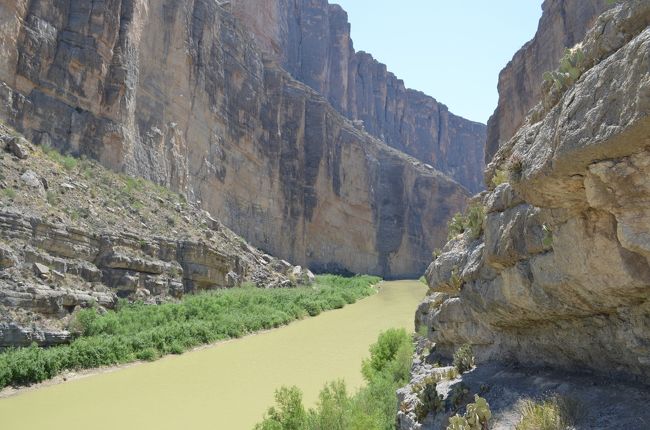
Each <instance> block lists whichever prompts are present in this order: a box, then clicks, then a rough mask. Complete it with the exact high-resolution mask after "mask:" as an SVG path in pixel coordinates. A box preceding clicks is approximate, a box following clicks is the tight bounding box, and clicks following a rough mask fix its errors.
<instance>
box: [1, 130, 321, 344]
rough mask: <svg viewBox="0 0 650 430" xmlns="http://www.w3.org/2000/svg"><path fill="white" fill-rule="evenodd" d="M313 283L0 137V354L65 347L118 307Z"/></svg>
mask: <svg viewBox="0 0 650 430" xmlns="http://www.w3.org/2000/svg"><path fill="white" fill-rule="evenodd" d="M3 148H4V149H5V150H6V151H8V153H5V151H3ZM17 148H20V149H17ZM16 154H20V155H21V156H20V157H19V156H17V155H16ZM61 163H62V164H61ZM312 280H313V275H312V274H311V273H310V272H309V271H308V270H305V269H302V268H300V267H296V266H293V265H292V264H290V263H288V262H286V261H283V260H279V259H277V258H274V257H271V256H269V255H266V254H264V253H263V252H261V251H259V250H257V249H255V248H254V247H252V246H250V245H248V244H247V243H246V242H245V241H244V240H243V239H242V238H240V237H239V236H237V235H235V234H234V233H233V232H232V231H230V230H229V229H228V228H226V227H224V226H223V225H222V224H221V223H220V222H219V221H217V220H215V219H213V218H212V217H211V216H210V215H209V214H207V213H206V212H205V211H202V210H200V209H199V208H197V207H196V206H195V205H192V204H188V203H186V202H185V201H184V200H183V199H182V198H180V196H178V195H176V194H174V193H171V192H169V191H168V190H165V189H163V188H162V187H158V186H154V185H153V184H151V183H145V182H144V181H138V180H135V179H132V178H128V177H124V176H120V175H117V174H114V173H112V172H109V171H107V170H105V169H103V168H102V167H101V166H99V165H97V164H96V163H92V162H90V161H84V160H75V159H72V158H69V159H64V158H61V156H60V155H57V154H56V153H55V152H49V154H45V153H43V152H42V151H40V150H36V149H35V148H34V147H33V146H31V145H30V144H29V143H27V142H26V141H25V140H24V139H22V138H20V137H17V136H15V135H14V136H12V135H11V134H8V133H7V130H6V129H5V128H4V127H2V126H0V348H3V347H8V346H27V345H30V344H31V343H32V342H36V343H38V344H41V345H52V344H57V343H64V342H67V341H69V340H70V336H71V334H70V332H68V331H66V328H67V324H68V323H69V322H70V321H71V319H72V316H73V314H74V313H75V312H76V311H77V310H78V309H80V308H85V307H90V306H97V307H98V309H100V310H105V309H113V308H114V307H115V306H116V304H117V302H118V299H119V298H125V299H129V300H142V301H144V302H145V303H149V304H157V303H162V302H166V301H173V300H175V299H178V298H181V297H182V296H183V295H185V294H188V293H196V292H200V291H205V290H212V289H218V288H233V287H238V286H240V285H242V284H243V283H254V284H256V285H257V286H258V287H260V288H276V287H293V286H296V285H297V284H309V283H311V282H312Z"/></svg>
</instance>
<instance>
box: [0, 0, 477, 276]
mask: <svg viewBox="0 0 650 430" xmlns="http://www.w3.org/2000/svg"><path fill="white" fill-rule="evenodd" d="M227 9H228V7H227V6H220V5H219V4H218V3H216V2H214V1H212V0H183V1H177V0H155V1H154V0H92V1H87V2H78V1H73V0H64V1H58V2H53V1H48V0H32V1H27V0H3V1H2V2H0V16H1V18H2V19H1V20H0V36H1V37H0V52H1V53H2V55H1V56H0V117H1V118H2V119H3V120H5V121H6V122H7V123H9V124H10V125H11V126H13V127H15V128H16V129H17V130H19V131H21V132H23V133H24V134H25V135H26V136H27V137H28V138H29V139H30V140H31V141H33V142H34V143H36V144H41V145H51V146H54V147H56V148H59V149H62V150H64V151H68V152H71V153H73V154H79V155H85V156H88V157H91V158H94V159H97V160H99V161H100V162H101V163H102V164H103V165H105V166H108V167H109V168H112V169H115V170H118V171H124V172H126V173H128V174H131V175H138V176H142V177H144V178H147V179H151V180H153V181H154V182H156V183H158V184H164V185H168V186H170V187H171V188H173V189H175V190H178V191H180V192H181V193H183V194H185V195H186V196H188V198H189V199H190V201H192V202H196V203H198V204H200V205H201V206H202V207H203V208H205V209H207V210H209V211H210V212H211V213H212V214H213V215H214V216H215V217H218V218H219V219H221V220H222V221H223V222H224V224H226V225H227V226H229V227H230V228H232V229H233V230H234V231H235V232H237V233H239V234H241V235H242V236H244V237H245V238H246V239H248V240H249V241H250V242H251V243H252V244H254V245H256V246H258V247H260V248H262V249H264V250H265V251H267V252H269V253H272V254H274V255H276V256H279V257H282V258H285V259H288V260H290V261H292V262H294V263H295V264H301V265H303V266H305V265H309V266H310V267H312V268H314V269H317V270H330V271H332V270H334V271H351V272H369V273H375V274H379V275H383V276H387V277H391V276H401V277H403V276H419V275H420V274H421V273H422V271H423V270H424V268H425V267H426V265H427V261H428V260H429V259H430V253H431V250H432V249H433V248H434V247H435V246H437V245H439V244H440V243H442V242H443V240H444V238H445V237H446V220H447V219H448V218H449V216H450V215H451V214H453V213H454V212H456V211H458V210H460V209H462V208H463V207H464V205H465V201H466V198H467V192H466V190H465V188H463V187H462V186H460V185H459V184H458V183H457V182H455V181H453V180H452V179H450V178H449V177H447V176H445V175H443V174H441V173H440V172H438V171H437V170H435V169H433V168H431V167H429V166H426V165H425V164H423V163H421V162H419V161H417V160H416V159H414V158H412V157H410V156H407V155H405V154H403V153H401V152H399V151H397V150H396V149H394V148H391V147H390V146H387V145H385V144H384V143H383V142H381V141H380V140H378V139H376V138H374V137H372V136H371V135H369V134H368V133H366V132H364V131H363V130H361V129H360V127H359V126H358V125H357V126H356V127H355V126H354V125H353V124H352V123H351V122H349V121H348V120H347V119H346V118H345V117H343V116H342V115H341V114H340V113H339V112H337V111H336V110H335V109H334V108H333V107H331V106H330V104H328V102H327V100H326V99H325V98H323V97H322V96H321V95H319V93H317V92H316V91H314V90H313V89H312V88H310V87H308V86H307V85H305V84H303V83H301V82H299V81H297V80H295V79H294V78H292V77H291V75H289V74H288V73H287V72H285V71H284V70H283V69H282V68H281V67H280V65H279V64H278V62H276V61H274V60H273V59H264V58H263V56H262V54H261V52H260V50H259V49H258V48H257V45H256V43H255V42H254V41H253V40H252V39H251V38H250V37H249V36H248V34H247V31H245V29H243V28H242V27H241V26H240V24H239V21H238V20H237V19H236V18H235V17H233V16H232V15H231V14H230V12H229V11H228V10H227ZM326 34H329V33H324V34H323V35H322V37H325V35H326ZM278 40H284V39H283V37H280V38H279V39H278ZM303 43H307V42H306V41H304V40H303ZM395 82H396V81H395ZM370 88H371V87H368V89H367V90H370ZM400 88H401V87H400ZM400 91H401V90H400ZM323 92H324V93H327V92H326V91H323ZM404 94H412V93H410V92H405V93H404ZM330 98H331V97H330ZM427 100H428V101H427V102H426V103H429V104H430V105H431V106H432V108H433V107H435V109H440V110H441V111H442V110H444V109H443V108H442V107H440V106H439V105H438V104H437V103H435V102H434V101H432V99H427ZM400 103H401V102H400ZM407 109H411V108H407V107H406V106H405V107H404V110H401V111H400V112H401V113H402V114H403V113H404V112H406V111H407ZM434 118H435V119H434V120H433V123H431V124H430V126H431V127H434V125H435V127H437V128H432V129H430V130H429V129H427V130H426V131H425V130H419V132H420V133H422V134H423V135H424V134H426V133H428V132H429V131H434V133H432V135H433V136H438V135H439V134H444V133H443V128H445V127H446V129H448V130H449V129H451V128H450V127H447V125H446V124H447V123H446V122H445V121H439V119H440V118H442V117H441V116H434ZM447 118H452V117H451V116H448V117H447ZM440 124H442V125H440ZM426 127H429V126H428V125H427V126H426ZM468 127H469V125H468ZM472 127H473V126H472ZM368 128H370V129H371V128H372V121H368ZM470 128H471V127H470ZM478 128H479V129H480V127H478ZM437 142H439V140H436V143H437ZM468 142H469V139H468ZM447 149H448V148H440V151H443V153H444V151H447ZM461 155H462V154H459V155H458V159H461V158H463V157H461ZM445 157H446V160H448V161H445V162H453V160H454V159H456V158H454V157H453V156H448V155H445ZM472 170H475V169H474V168H472Z"/></svg>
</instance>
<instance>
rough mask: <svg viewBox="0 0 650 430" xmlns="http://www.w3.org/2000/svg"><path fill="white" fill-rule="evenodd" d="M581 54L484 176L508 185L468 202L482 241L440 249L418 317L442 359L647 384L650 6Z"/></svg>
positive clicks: (603, 25) (614, 25)
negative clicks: (571, 77) (467, 353)
mask: <svg viewBox="0 0 650 430" xmlns="http://www.w3.org/2000/svg"><path fill="white" fill-rule="evenodd" d="M581 49H582V51H583V53H584V55H585V62H584V64H585V69H586V70H585V71H584V72H583V73H582V76H581V77H580V78H579V79H578V80H577V82H575V83H574V84H572V85H570V86H568V87H565V88H562V90H561V92H560V93H558V91H559V90H558V88H555V89H552V88H550V86H546V87H545V88H544V91H540V94H543V99H544V103H540V104H538V105H537V106H536V107H535V108H534V109H533V111H532V114H531V115H530V116H528V118H527V119H526V121H525V122H524V124H523V125H522V127H521V128H520V129H519V130H518V131H517V132H516V134H515V135H514V137H513V138H512V139H510V140H509V141H508V142H507V143H506V144H504V145H502V146H501V148H500V149H499V151H498V152H497V153H496V155H495V157H494V159H493V162H492V163H491V164H490V165H489V166H488V169H487V173H486V176H487V177H489V178H492V177H494V176H495V175H497V174H499V175H501V177H503V174H504V172H505V173H506V177H507V181H501V182H503V183H501V184H500V185H498V186H497V187H496V188H495V189H493V190H491V191H489V192H486V193H483V194H480V195H478V196H476V197H475V198H474V204H476V205H481V206H483V207H484V208H485V212H486V217H485V220H484V222H483V230H484V232H483V233H482V234H481V235H479V237H472V236H471V235H470V234H469V233H465V234H462V235H459V236H458V237H456V238H455V239H454V240H452V241H451V242H449V243H448V244H447V245H446V246H445V248H444V249H443V253H442V254H441V255H440V256H439V257H438V258H437V259H436V260H435V261H434V262H433V263H432V264H431V266H430V267H429V269H428V271H427V275H426V276H427V280H428V283H429V286H430V294H429V295H428V297H427V299H426V300H425V302H424V303H423V304H422V306H421V307H420V309H419V310H418V313H417V317H416V319H417V323H418V325H420V326H426V327H428V328H429V337H430V339H431V340H432V341H433V342H435V344H436V351H437V352H438V353H440V354H442V355H446V356H449V355H450V354H452V353H453V352H454V351H455V349H456V348H458V347H459V346H460V345H463V344H471V345H472V346H473V348H474V353H475V355H476V358H477V359H478V360H479V362H485V361H492V360H494V361H498V362H509V361H515V362H518V363H522V364H524V365H548V366H553V367H556V368H558V367H559V368H565V369H569V370H573V371H575V370H578V371H584V370H590V371H595V372H598V373H605V374H610V375H617V376H623V377H624V378H632V379H638V380H640V381H642V382H645V383H647V382H648V381H650V335H649V334H650V301H648V298H649V297H650V180H649V178H650V115H649V113H650V3H648V2H647V1H645V0H630V1H626V2H623V3H622V4H619V5H618V6H616V8H614V9H612V10H610V11H607V12H605V13H604V14H603V15H601V16H600V17H599V18H598V19H597V20H596V22H595V25H594V27H593V28H592V29H591V30H590V31H589V32H588V34H587V36H586V38H585V40H584V41H583V43H582V48H581ZM554 92H555V93H554ZM499 172H501V173H499Z"/></svg>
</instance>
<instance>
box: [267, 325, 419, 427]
mask: <svg viewBox="0 0 650 430" xmlns="http://www.w3.org/2000/svg"><path fill="white" fill-rule="evenodd" d="M412 356H413V342H412V338H411V336H410V335H409V334H407V333H406V331H405V330H403V329H399V330H398V329H391V330H388V331H386V332H384V333H382V334H381V335H380V336H379V339H378V340H377V343H375V344H374V345H372V346H371V347H370V358H369V359H367V360H364V362H363V364H362V373H363V377H364V379H365V381H366V385H365V387H363V388H362V389H360V390H359V391H358V392H357V393H356V394H349V393H348V392H347V389H346V386H345V382H344V381H335V382H330V383H328V384H326V385H325V387H324V388H323V389H322V391H321V393H320V395H319V401H318V404H317V405H316V407H315V408H313V409H309V410H307V409H305V407H304V405H303V403H302V393H301V391H300V389H298V388H297V387H282V388H280V389H279V390H278V391H276V394H275V400H276V404H275V405H274V406H273V407H271V408H270V409H269V410H268V412H267V414H266V417H265V419H264V421H262V422H261V423H259V424H258V425H257V426H255V430H393V429H394V428H395V416H396V414H397V399H396V396H395V392H396V390H397V389H398V388H399V387H401V386H402V385H404V384H405V383H406V382H407V381H408V379H409V372H410V370H411V362H412Z"/></svg>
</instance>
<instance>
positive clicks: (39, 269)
mask: <svg viewBox="0 0 650 430" xmlns="http://www.w3.org/2000/svg"><path fill="white" fill-rule="evenodd" d="M34 271H35V272H36V274H37V275H38V276H40V277H42V278H43V277H47V276H48V275H49V274H50V268H49V267H47V266H45V265H43V264H41V263H34Z"/></svg>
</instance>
